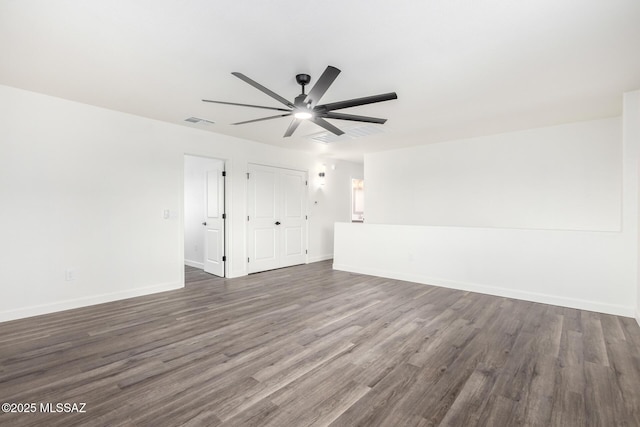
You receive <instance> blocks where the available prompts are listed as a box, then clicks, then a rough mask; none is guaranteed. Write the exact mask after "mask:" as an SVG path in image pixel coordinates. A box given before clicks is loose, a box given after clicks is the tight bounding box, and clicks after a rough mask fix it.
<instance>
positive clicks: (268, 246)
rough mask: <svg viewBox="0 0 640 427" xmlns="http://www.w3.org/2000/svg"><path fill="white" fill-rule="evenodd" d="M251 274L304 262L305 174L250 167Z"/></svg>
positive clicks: (248, 229)
mask: <svg viewBox="0 0 640 427" xmlns="http://www.w3.org/2000/svg"><path fill="white" fill-rule="evenodd" d="M248 179H249V183H248V196H249V197H248V203H247V208H248V216H247V236H248V239H247V248H248V255H249V256H248V259H247V260H248V262H249V264H248V270H249V272H250V273H255V272H258V271H265V270H271V269H274V268H281V267H287V266H291V265H296V264H304V263H305V261H306V214H305V206H306V188H307V187H306V186H307V181H306V172H302V171H295V170H290V169H281V168H275V167H271V166H262V165H252V164H250V165H249V175H248Z"/></svg>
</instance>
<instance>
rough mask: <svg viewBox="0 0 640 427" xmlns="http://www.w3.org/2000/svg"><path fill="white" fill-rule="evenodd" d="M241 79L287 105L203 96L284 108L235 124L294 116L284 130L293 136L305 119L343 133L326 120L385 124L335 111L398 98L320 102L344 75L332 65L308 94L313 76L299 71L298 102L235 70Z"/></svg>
mask: <svg viewBox="0 0 640 427" xmlns="http://www.w3.org/2000/svg"><path fill="white" fill-rule="evenodd" d="M231 74H233V75H234V76H236V77H237V78H239V79H240V80H242V81H244V82H245V83H248V84H250V85H251V86H253V87H255V88H256V89H258V90H259V91H261V92H263V93H265V94H267V95H269V96H270V97H271V98H273V99H275V100H276V101H278V102H280V103H281V104H284V105H285V106H286V107H287V108H277V107H267V106H262V105H252V104H239V103H235V102H227V101H213V100H210V99H203V101H204V102H213V103H216V104H225V105H237V106H241V107H251V108H262V109H266V110H275V111H280V112H282V114H278V115H275V116H269V117H262V118H260V119H254V120H246V121H243V122H237V123H232V124H234V125H243V124H246V123H254V122H260V121H264V120H271V119H277V118H280V117H288V116H291V115H293V121H292V122H291V123H290V124H289V127H288V128H287V130H286V132H285V133H284V137H285V138H287V137H290V136H291V135H293V133H294V132H295V130H296V129H297V128H298V126H299V125H300V123H302V121H303V120H309V121H311V122H313V123H315V124H316V125H318V126H320V127H322V128H324V129H326V130H328V131H329V132H331V133H333V134H335V135H338V136H340V135H342V134H344V132H343V131H342V130H340V129H339V128H338V127H336V126H334V125H333V124H331V123H329V122H328V121H327V120H325V119H337V120H349V121H356V122H365V123H377V124H384V123H385V122H386V121H387V119H380V118H377V117H368V116H357V115H354V114H344V113H335V112H334V110H341V109H343V108H349V107H357V106H359V105H366V104H373V103H376V102H384V101H390V100H392V99H398V95H396V93H395V92H389V93H384V94H381V95H373V96H366V97H363V98H355V99H349V100H346V101H339V102H332V103H329V104H318V102H319V101H320V99H321V98H322V96H323V95H324V94H325V93H326V91H327V89H329V86H331V84H332V83H333V82H334V80H335V79H336V77H338V74H340V70H339V69H337V68H336V67H332V66H328V67H327V68H326V69H325V70H324V72H323V73H322V75H321V76H320V78H319V79H318V81H317V82H316V84H315V85H314V86H313V88H311V90H310V91H309V93H308V94H306V93H305V90H304V88H305V86H306V85H308V84H309V83H310V82H311V76H310V75H309V74H298V75H296V82H297V83H298V84H299V85H300V86H302V93H301V94H300V95H298V96H296V97H295V99H294V101H293V102H291V101H288V100H287V99H286V98H284V97H282V96H280V95H278V94H277V93H275V92H273V91H271V90H269V89H267V88H266V87H264V86H262V85H261V84H260V83H258V82H256V81H254V80H252V79H250V78H249V77H247V76H245V75H244V74H242V73H238V72H233V73H231Z"/></svg>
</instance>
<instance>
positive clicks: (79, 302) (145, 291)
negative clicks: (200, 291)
mask: <svg viewBox="0 0 640 427" xmlns="http://www.w3.org/2000/svg"><path fill="white" fill-rule="evenodd" d="M183 287H184V284H183V283H178V282H174V283H165V284H161V285H153V286H146V287H144V288H136V289H127V290H124V291H118V292H112V293H108V294H101V295H93V296H88V297H82V298H77V299H72V300H66V301H60V302H55V303H53V304H42V305H35V306H31V307H25V308H19V309H16V310H7V311H0V322H6V321H9V320H16V319H23V318H25V317H31V316H39V315H41V314H49V313H55V312H58V311H64V310H70V309H73V308H81V307H87V306H91V305H96V304H103V303H105V302H112V301H118V300H123V299H127V298H134V297H139V296H144V295H151V294H155V293H158V292H165V291H172V290H175V289H181V288H183Z"/></svg>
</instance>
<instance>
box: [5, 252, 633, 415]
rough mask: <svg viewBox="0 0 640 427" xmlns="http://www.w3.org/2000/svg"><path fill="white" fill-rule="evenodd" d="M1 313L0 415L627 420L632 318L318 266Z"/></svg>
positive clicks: (192, 275)
mask: <svg viewBox="0 0 640 427" xmlns="http://www.w3.org/2000/svg"><path fill="white" fill-rule="evenodd" d="M185 280H186V286H185V288H184V289H179V290H175V291H170V292H163V293H160V294H154V295H148V296H144V297H139V298H132V299H128V300H122V301H116V302H112V303H107V304H100V305H96V306H92V307H83V308H80V309H76V310H68V311H64V312H59V313H53V314H50V315H44V316H38V317H34V318H30V319H23V320H17V321H12V322H5V323H0V403H3V402H15V403H25V402H37V403H40V402H42V403H47V402H52V403H57V402H86V413H36V414H21V413H0V425H9V426H12V427H13V426H17V427H21V426H54V427H55V426H75V425H78V426H105V425H110V426H132V425H141V426H146V425H153V426H164V425H166V426H174V425H186V426H202V425H206V426H225V427H228V426H294V427H298V426H327V425H332V426H347V425H348V426H353V425H362V426H376V425H380V426H391V425H392V426H436V425H442V426H461V425H464V426H515V425H525V426H538V425H541V426H558V427H565V426H618V425H620V426H636V425H640V387H639V386H638V384H640V327H638V324H637V323H636V322H635V320H634V319H631V318H624V317H619V316H612V315H605V314H599V313H592V312H587V311H581V310H574V309H569V308H562V307H555V306H549V305H544V304H537V303H532V302H526V301H518V300H514V299H509V298H500V297H493V296H489V295H480V294H475V293H472V292H466V291H460V290H452V289H446V288H439V287H435V286H428V285H422V284H416V283H411V282H406V281H399V280H391V279H385V278H379V277H372V276H365V275H360V274H355V273H347V272H342V271H335V270H332V269H331V262H330V261H323V262H319V263H314V264H308V265H302V266H296V267H291V268H286V269H281V270H274V271H269V272H264V273H259V274H253V275H249V276H246V277H241V278H237V279H220V278H216V277H213V276H211V275H208V274H206V273H204V272H203V271H201V270H197V269H194V268H191V267H187V268H186V269H185Z"/></svg>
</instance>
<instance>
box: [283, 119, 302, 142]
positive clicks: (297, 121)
mask: <svg viewBox="0 0 640 427" xmlns="http://www.w3.org/2000/svg"><path fill="white" fill-rule="evenodd" d="M301 122H302V120H300V119H293V121H292V122H291V124H290V125H289V127H288V128H287V131H286V132H285V133H284V138H288V137H290V136H291V135H293V133H294V132H295V131H296V129H298V126H300V123H301Z"/></svg>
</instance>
